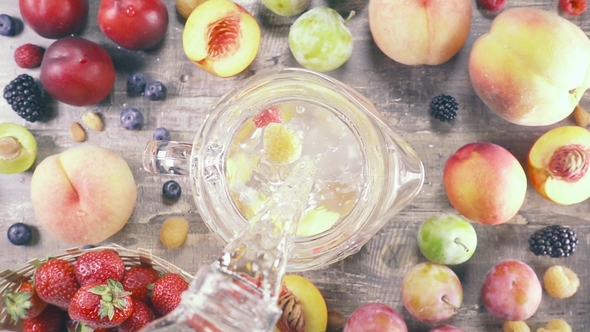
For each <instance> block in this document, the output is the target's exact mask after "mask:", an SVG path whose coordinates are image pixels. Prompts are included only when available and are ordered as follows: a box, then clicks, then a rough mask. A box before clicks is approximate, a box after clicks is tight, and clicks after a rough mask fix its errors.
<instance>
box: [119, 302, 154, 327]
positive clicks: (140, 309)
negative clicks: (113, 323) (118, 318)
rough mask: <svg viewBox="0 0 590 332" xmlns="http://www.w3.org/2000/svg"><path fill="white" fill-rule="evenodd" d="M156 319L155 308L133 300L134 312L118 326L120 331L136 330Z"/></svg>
mask: <svg viewBox="0 0 590 332" xmlns="http://www.w3.org/2000/svg"><path fill="white" fill-rule="evenodd" d="M154 319H156V312H155V311H154V309H153V308H152V307H150V306H148V305H147V304H145V303H143V302H141V301H135V302H133V313H131V316H130V317H129V318H127V319H126V320H125V321H124V322H123V323H121V325H119V326H117V331H118V332H135V331H139V329H141V328H142V327H144V326H146V325H147V324H149V323H151V322H152V321H153V320H154Z"/></svg>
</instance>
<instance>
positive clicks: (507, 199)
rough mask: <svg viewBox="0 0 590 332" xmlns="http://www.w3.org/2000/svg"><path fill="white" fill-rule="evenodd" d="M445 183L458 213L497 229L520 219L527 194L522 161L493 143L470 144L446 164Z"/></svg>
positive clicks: (448, 194)
mask: <svg viewBox="0 0 590 332" xmlns="http://www.w3.org/2000/svg"><path fill="white" fill-rule="evenodd" d="M443 183H444V187H445V191H446V193H447V197H448V198H449V201H450V202H451V204H452V205H453V206H454V207H455V209H456V210H457V211H458V212H459V213H461V214H462V215H463V216H465V217H466V218H467V219H470V220H472V221H475V222H478V223H481V224H487V225H497V224H501V223H504V222H506V221H508V220H509V219H510V218H512V217H513V216H515V215H516V213H517V212H518V210H519V209H520V207H521V206H522V204H523V203H524V198H525V195H526V190H527V178H526V174H525V172H524V169H523V168H522V166H521V164H520V163H519V162H518V160H517V159H516V158H515V157H514V155H512V154H511V153H510V152H509V151H508V150H506V149H504V148H503V147H501V146H499V145H496V144H493V143H469V144H466V145H464V146H463V147H461V148H460V149H459V150H457V152H455V153H454V154H453V155H452V156H451V157H450V158H449V159H448V160H447V162H446V164H445V168H444V171H443Z"/></svg>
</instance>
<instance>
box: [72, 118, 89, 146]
mask: <svg viewBox="0 0 590 332" xmlns="http://www.w3.org/2000/svg"><path fill="white" fill-rule="evenodd" d="M70 136H71V137H72V139H73V140H74V141H76V142H84V141H85V140H86V132H84V129H83V128H82V126H81V125H80V124H79V123H78V122H72V124H71V125H70Z"/></svg>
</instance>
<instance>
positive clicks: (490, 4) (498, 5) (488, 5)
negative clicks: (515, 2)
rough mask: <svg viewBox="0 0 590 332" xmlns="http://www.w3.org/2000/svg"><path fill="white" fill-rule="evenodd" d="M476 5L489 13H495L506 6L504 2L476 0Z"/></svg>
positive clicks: (499, 0)
mask: <svg viewBox="0 0 590 332" xmlns="http://www.w3.org/2000/svg"><path fill="white" fill-rule="evenodd" d="M477 4H478V5H479V6H480V7H483V8H484V9H486V10H489V11H491V12H497V11H500V10H502V9H504V7H505V6H506V0H477Z"/></svg>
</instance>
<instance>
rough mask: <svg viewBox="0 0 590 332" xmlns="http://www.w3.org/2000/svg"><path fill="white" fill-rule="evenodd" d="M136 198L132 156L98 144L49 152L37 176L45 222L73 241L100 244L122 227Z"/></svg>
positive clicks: (38, 206) (35, 196) (38, 205)
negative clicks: (128, 162)
mask: <svg viewBox="0 0 590 332" xmlns="http://www.w3.org/2000/svg"><path fill="white" fill-rule="evenodd" d="M136 199H137V187H136V184H135V180H134V179H133V174H132V173H131V169H130V168H129V166H128V165H127V163H126V161H125V160H124V159H123V158H122V157H121V156H119V155H118V154H116V153H115V152H114V151H111V150H108V149H106V148H102V147H98V146H93V145H82V146H79V147H75V148H71V149H69V150H66V151H64V152H61V153H59V154H56V155H52V156H49V157H47V158H45V159H44V160H43V161H42V162H41V163H39V165H38V166H37V167H36V168H35V172H34V173H33V177H32V179H31V202H32V204H33V209H34V211H35V215H36V216H37V219H38V220H39V222H40V224H41V226H43V228H44V229H46V230H47V231H48V232H49V233H51V234H52V235H53V236H55V237H56V238H58V239H59V240H61V241H63V242H66V243H69V244H75V245H84V244H95V243H98V242H101V241H104V240H106V239H107V238H109V237H110V236H112V235H114V234H115V233H117V232H118V231H119V230H120V229H121V228H123V226H124V225H125V224H126V223H127V221H128V220H129V217H130V216H131V213H133V209H134V208H135V202H136Z"/></svg>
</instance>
